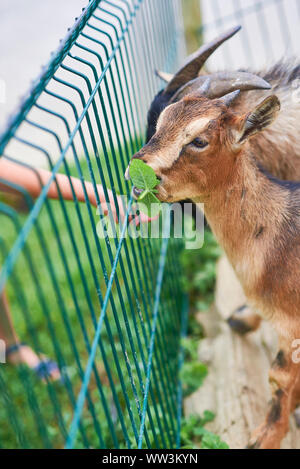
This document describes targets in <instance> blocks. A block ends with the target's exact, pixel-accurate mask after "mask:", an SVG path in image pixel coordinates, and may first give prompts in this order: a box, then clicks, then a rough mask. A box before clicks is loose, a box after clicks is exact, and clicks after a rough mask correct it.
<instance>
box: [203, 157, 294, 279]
mask: <svg viewBox="0 0 300 469" xmlns="http://www.w3.org/2000/svg"><path fill="white" fill-rule="evenodd" d="M235 165H236V167H235V168H234V171H233V173H232V174H231V175H230V177H228V179H227V181H226V182H225V184H223V185H222V187H218V188H216V189H215V190H214V191H212V192H211V193H210V194H209V196H208V197H207V198H206V200H205V203H204V211H205V215H206V217H207V220H208V222H209V224H210V226H211V228H212V230H213V232H214V234H215V236H216V238H217V239H218V241H219V243H220V244H221V246H222V247H223V248H224V250H225V252H226V254H227V256H228V258H229V260H230V262H231V263H232V265H233V267H234V268H235V270H236V272H237V274H238V276H239V277H240V279H241V281H242V283H245V282H246V283H249V282H250V283H252V281H253V282H255V281H256V280H257V279H258V278H259V275H260V274H262V269H263V268H264V266H263V258H264V253H265V252H266V251H267V250H268V249H269V248H270V247H271V246H272V245H273V243H274V240H275V237H276V235H277V234H278V230H279V229H280V226H281V224H282V221H283V218H284V216H285V212H286V208H287V205H288V191H287V190H286V189H285V188H282V187H280V185H277V184H275V183H274V182H273V181H271V180H269V179H268V177H267V176H266V175H264V174H263V173H262V172H261V171H260V170H259V169H258V168H257V166H256V165H255V163H254V158H253V157H252V155H250V154H247V153H246V154H244V155H240V156H239V157H238V159H237V161H236V164H235ZM250 272H252V274H250ZM249 275H252V277H253V278H249ZM254 277H256V279H255V278H254Z"/></svg>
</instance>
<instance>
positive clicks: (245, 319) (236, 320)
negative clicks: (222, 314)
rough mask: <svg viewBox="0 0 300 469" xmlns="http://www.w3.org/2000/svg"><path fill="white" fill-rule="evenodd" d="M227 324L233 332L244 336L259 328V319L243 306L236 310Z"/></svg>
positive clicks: (249, 308) (247, 307) (248, 308)
mask: <svg viewBox="0 0 300 469" xmlns="http://www.w3.org/2000/svg"><path fill="white" fill-rule="evenodd" d="M227 322H228V324H229V326H230V327H231V329H232V330H233V331H235V332H237V333H238V334H240V335H245V334H248V333H249V332H253V331H256V329H258V328H259V326H260V323H261V317H260V316H259V315H258V314H256V313H255V312H254V311H253V310H252V309H251V307H250V306H248V305H246V304H245V305H243V306H241V307H240V308H238V309H236V310H235V311H234V313H233V314H232V315H231V316H230V318H229V319H228V320H227Z"/></svg>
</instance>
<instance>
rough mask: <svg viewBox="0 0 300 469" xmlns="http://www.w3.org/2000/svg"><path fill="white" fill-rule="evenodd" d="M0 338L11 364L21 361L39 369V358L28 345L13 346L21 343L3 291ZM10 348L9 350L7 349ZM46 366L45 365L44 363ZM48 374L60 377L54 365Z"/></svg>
mask: <svg viewBox="0 0 300 469" xmlns="http://www.w3.org/2000/svg"><path fill="white" fill-rule="evenodd" d="M0 339H2V340H4V342H5V345H6V351H7V357H6V358H7V361H8V362H9V363H11V364H13V365H19V364H20V363H23V364H25V365H27V366H29V367H30V368H32V369H34V370H37V371H38V370H39V366H41V359H40V358H39V357H38V355H37V354H36V353H35V352H34V351H33V350H32V348H30V347H29V346H28V345H25V344H24V345H23V344H22V345H21V346H20V347H15V348H13V347H14V346H15V345H18V344H20V343H21V341H20V339H19V337H18V335H17V333H16V331H15V328H14V326H13V323H12V318H11V314H10V310H9V303H8V299H7V296H6V293H5V292H3V293H2V295H1V296H0ZM10 348H11V349H12V351H11V352H9V349H10ZM46 366H47V365H46ZM50 376H51V379H53V380H58V379H60V378H61V375H60V371H59V369H58V368H57V365H56V366H53V365H52V366H51V369H50Z"/></svg>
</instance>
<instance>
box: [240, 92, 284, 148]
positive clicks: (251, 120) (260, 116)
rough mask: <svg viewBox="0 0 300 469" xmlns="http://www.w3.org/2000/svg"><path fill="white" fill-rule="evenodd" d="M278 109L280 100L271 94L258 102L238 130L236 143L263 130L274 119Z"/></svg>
mask: <svg viewBox="0 0 300 469" xmlns="http://www.w3.org/2000/svg"><path fill="white" fill-rule="evenodd" d="M279 111H280V101H279V99H278V98H277V96H275V95H272V96H269V97H268V98H266V99H265V100H264V101H263V102H262V103H260V104H259V105H258V106H257V107H256V108H255V109H254V110H253V111H252V112H251V113H250V114H247V116H246V118H245V119H244V121H243V124H242V128H241V131H240V132H239V140H238V143H243V142H244V141H246V140H247V139H248V138H249V137H251V136H252V135H254V134H256V133H257V132H260V131H261V130H264V129H265V128H266V127H268V126H269V125H270V124H272V122H273V121H274V120H275V119H276V117H277V115H278V113H279Z"/></svg>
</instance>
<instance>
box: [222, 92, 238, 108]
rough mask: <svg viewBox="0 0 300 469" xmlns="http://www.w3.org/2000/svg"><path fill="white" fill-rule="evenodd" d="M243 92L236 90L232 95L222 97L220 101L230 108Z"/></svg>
mask: <svg viewBox="0 0 300 469" xmlns="http://www.w3.org/2000/svg"><path fill="white" fill-rule="evenodd" d="M240 92H241V90H236V91H232V93H227V94H225V95H224V96H222V97H221V98H220V99H219V101H222V103H223V104H225V105H226V106H228V107H229V106H230V104H232V103H233V101H234V100H235V99H236V98H237V97H238V96H239V94H240Z"/></svg>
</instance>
